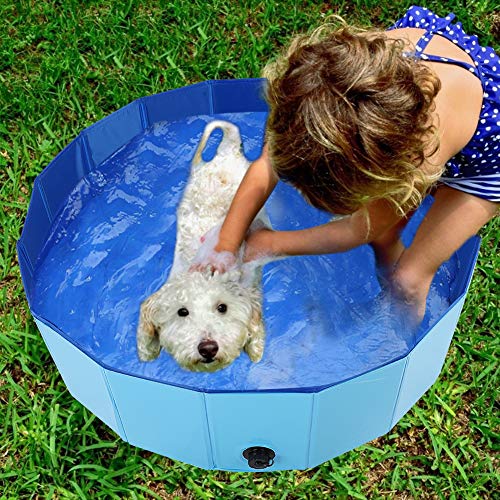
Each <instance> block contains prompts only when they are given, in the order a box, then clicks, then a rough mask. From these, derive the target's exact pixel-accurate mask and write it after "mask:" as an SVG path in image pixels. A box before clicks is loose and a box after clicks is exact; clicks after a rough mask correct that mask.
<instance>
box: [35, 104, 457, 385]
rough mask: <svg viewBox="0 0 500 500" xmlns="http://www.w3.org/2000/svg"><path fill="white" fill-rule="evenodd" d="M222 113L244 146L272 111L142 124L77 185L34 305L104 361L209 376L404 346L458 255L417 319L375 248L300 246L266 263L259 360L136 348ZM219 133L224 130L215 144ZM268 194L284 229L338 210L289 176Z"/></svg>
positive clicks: (340, 366)
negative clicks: (198, 155)
mask: <svg viewBox="0 0 500 500" xmlns="http://www.w3.org/2000/svg"><path fill="white" fill-rule="evenodd" d="M214 118H222V119H228V120H230V121H233V122H235V123H237V124H238V125H239V126H240V128H241V132H242V137H243V143H244V149H245V152H246V154H247V157H248V158H249V159H250V160H254V159H256V158H257V157H258V156H259V154H260V150H261V146H262V137H263V129H264V122H265V119H266V114H265V113H241V114H232V115H228V114H225V115H218V116H216V117H208V116H198V117H190V118H188V119H186V120H184V121H178V122H172V123H161V124H157V125H155V126H154V127H152V128H151V129H149V130H147V131H146V132H144V133H143V134H141V135H139V136H137V137H136V138H134V139H133V140H132V141H131V142H130V143H129V144H127V145H126V146H125V147H123V148H122V149H121V150H120V151H118V152H117V153H115V154H114V155H113V156H112V157H111V158H109V159H108V160H106V161H105V162H103V164H101V165H100V166H99V167H98V168H97V169H96V170H95V171H93V172H92V173H91V174H89V175H88V176H87V177H85V178H84V179H83V180H82V181H81V182H80V183H79V184H78V185H77V186H76V187H75V189H74V191H73V192H72V193H71V195H70V197H69V198H68V200H67V204H66V206H65V208H64V210H63V211H62V212H61V213H60V215H59V217H58V219H57V220H56V222H55V223H54V227H53V230H52V234H51V236H50V238H49V241H48V243H47V245H46V247H45V249H44V254H43V256H42V257H41V259H40V261H39V262H38V267H37V271H36V275H37V279H36V290H35V296H34V299H33V310H34V312H35V313H36V314H37V315H39V316H41V317H45V318H48V319H49V320H50V321H51V323H53V324H55V325H56V326H57V327H58V328H59V329H61V330H62V331H64V332H66V334H67V335H68V336H69V337H70V338H71V339H72V341H73V342H74V343H75V344H77V345H79V346H80V347H81V348H82V349H83V350H85V351H86V352H87V353H88V354H89V355H90V356H92V357H93V358H95V359H98V360H100V362H101V363H102V364H104V365H105V366H109V367H111V368H113V369H115V370H119V371H123V372H126V373H129V374H133V375H138V376H144V377H147V378H150V379H153V380H159V381H164V382H168V383H171V384H175V385H186V386H192V387H196V388H199V389H205V390H220V391H224V390H229V391H230V390H257V389H260V390H263V389H278V390H279V389H299V390H300V389H301V388H307V387H319V386H327V385H332V384H334V383H338V382H340V381H342V380H346V379H349V378H352V377H354V376H356V375H359V374H361V373H364V372H366V371H369V370H371V369H374V368H376V367H378V366H381V365H384V364H386V363H389V362H391V361H393V360H395V359H398V358H400V357H402V356H404V355H405V354H406V353H407V352H408V351H409V350H410V349H411V348H412V347H413V346H414V344H415V339H416V338H417V339H418V338H420V337H421V335H422V334H423V333H424V332H425V330H426V329H427V327H428V326H429V324H430V323H433V322H435V321H436V320H437V319H438V318H439V317H440V316H441V315H442V313H443V311H444V310H445V309H446V308H447V307H448V304H449V297H450V287H451V286H452V284H453V283H452V282H453V277H454V276H455V275H456V271H457V262H456V259H455V257H453V258H452V259H451V260H450V261H449V262H448V263H447V264H446V265H445V266H443V267H442V268H441V269H440V271H439V272H438V274H437V275H436V278H435V280H434V283H433V286H432V289H431V293H430V296H429V300H428V313H427V315H426V318H425V319H424V322H423V325H422V326H421V327H420V329H419V331H418V332H417V331H415V328H413V327H412V325H411V324H409V323H408V320H407V318H408V317H409V315H408V314H407V312H406V311H401V310H400V309H399V308H398V307H397V304H395V302H394V301H393V300H392V298H391V297H390V296H387V295H386V294H384V293H383V292H382V291H381V289H380V286H379V284H378V282H377V280H376V278H375V272H374V260H373V255H372V253H371V250H370V249H369V248H368V247H361V248H358V249H356V250H353V251H351V252H348V253H345V254H339V255H322V256H304V257H293V258H289V259H285V260H280V261H277V262H273V263H271V264H268V265H267V266H266V267H265V268H264V275H263V282H262V284H263V291H264V304H263V309H264V311H263V312H264V321H265V325H266V332H267V340H266V349H265V352H264V357H263V359H262V361H261V362H260V363H256V364H254V363H252V362H251V361H250V360H249V358H248V356H247V355H246V354H245V353H243V354H242V355H241V356H240V357H239V358H238V359H237V360H236V361H235V362H234V363H233V364H232V365H231V366H229V367H228V368H226V369H224V370H221V371H219V372H216V373H192V372H188V371H185V370H183V369H181V368H179V367H178V366H177V364H176V363H175V361H174V360H173V359H172V358H171V357H170V356H169V355H168V354H166V353H162V354H161V355H160V357H159V358H158V359H156V360H155V361H153V362H150V363H142V362H140V361H139V359H138V358H137V354H136V328H137V321H138V312H139V305H140V303H141V302H142V300H144V298H146V297H147V296H149V295H150V294H151V293H153V292H154V291H156V290H157V289H158V288H159V287H160V286H161V285H162V284H163V283H164V281H165V280H166V278H167V276H168V273H169V270H170V266H171V263H172V259H173V250H174V247H175V235H176V217H175V212H176V208H177V205H178V203H179V201H180V199H181V197H182V193H183V189H184V187H185V185H186V182H187V179H188V176H189V167H190V161H191V158H192V156H193V154H194V151H195V149H196V146H197V144H198V141H199V139H200V137H201V134H202V131H203V129H204V127H205V125H206V123H207V121H210V120H212V119H214ZM218 140H220V134H217V132H216V133H214V134H213V137H212V140H211V141H210V144H209V146H208V147H207V151H206V153H205V155H206V156H207V157H210V156H211V155H213V154H214V148H215V146H216V144H217V141H218ZM266 206H267V209H268V213H269V216H270V219H271V222H272V224H273V226H274V227H275V228H276V229H297V228H303V227H309V226H312V225H316V224H322V223H324V222H326V221H328V220H329V219H330V217H329V216H328V215H327V214H325V213H322V212H319V211H317V210H315V209H314V208H312V207H310V206H308V205H307V204H306V203H305V202H304V200H303V199H302V198H301V197H300V196H299V195H298V194H297V193H296V192H295V191H294V190H293V189H292V188H290V187H289V186H287V185H284V184H281V183H279V184H278V186H277V188H276V190H275V192H274V193H273V195H272V196H271V198H270V199H269V201H268V203H267V205H266ZM425 208H426V207H424V209H425ZM421 212H422V211H421ZM421 216H422V215H420V218H421ZM418 217H419V216H418V215H417V219H418ZM416 223H418V220H416V222H414V224H413V225H414V226H415V224H416ZM412 230H413V231H414V230H415V228H414V227H413V229H411V228H410V232H411V231H412ZM410 236H411V235H410Z"/></svg>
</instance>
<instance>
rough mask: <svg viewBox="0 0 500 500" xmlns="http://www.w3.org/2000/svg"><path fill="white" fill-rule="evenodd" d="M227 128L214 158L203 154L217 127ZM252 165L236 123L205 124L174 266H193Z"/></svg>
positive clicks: (179, 223)
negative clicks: (205, 238)
mask: <svg viewBox="0 0 500 500" xmlns="http://www.w3.org/2000/svg"><path fill="white" fill-rule="evenodd" d="M217 128H219V129H221V130H222V131H223V137H222V141H221V143H220V144H219V146H218V148H217V152H216V154H215V156H214V158H213V159H212V160H210V161H204V160H203V158H202V156H201V154H202V152H203V150H204V148H205V146H206V144H207V141H208V139H209V138H210V136H211V134H212V132H213V131H214V130H215V129H217ZM248 166H249V161H248V160H247V159H246V158H245V155H244V153H243V148H242V144H241V137H240V132H239V129H238V127H237V126H236V125H234V124H232V123H230V122H226V121H222V120H215V121H213V122H210V123H209V124H207V126H206V127H205V130H204V132H203V135H202V137H201V140H200V144H199V145H198V148H197V150H196V153H195V155H194V158H193V161H192V164H191V174H190V177H189V181H188V184H187V186H186V188H185V191H184V195H183V198H182V201H181V203H180V205H179V208H178V209H177V241H176V246H175V260H174V266H173V268H175V269H176V270H177V272H178V271H181V270H183V269H184V268H185V267H186V266H189V264H190V262H191V261H192V259H193V258H194V256H195V255H196V252H197V250H198V248H199V246H200V237H201V236H203V235H204V234H205V233H207V232H208V231H209V230H210V229H212V228H213V227H214V226H216V225H217V224H219V223H221V222H222V221H223V220H224V217H225V215H226V214H227V212H228V210H229V207H230V205H231V202H232V200H233V197H234V195H235V193H236V190H237V189H238V186H239V185H240V183H241V180H242V179H243V176H244V175H245V172H246V170H247V168H248Z"/></svg>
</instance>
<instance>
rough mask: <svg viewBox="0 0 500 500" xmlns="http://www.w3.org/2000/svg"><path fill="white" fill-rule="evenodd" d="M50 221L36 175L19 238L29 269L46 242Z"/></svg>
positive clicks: (34, 264)
mask: <svg viewBox="0 0 500 500" xmlns="http://www.w3.org/2000/svg"><path fill="white" fill-rule="evenodd" d="M51 223H52V220H51V218H50V214H49V212H48V209H47V205H46V200H45V197H44V193H43V188H42V186H41V183H40V178H39V177H37V178H36V179H35V183H34V185H33V191H32V193H31V200H30V204H29V208H28V215H27V216H26V221H25V222H24V227H23V232H22V234H21V238H20V240H21V242H22V245H23V247H24V250H25V257H27V260H28V263H29V265H30V267H31V269H34V268H35V266H36V262H37V260H38V258H39V256H40V254H41V252H42V249H43V247H44V245H45V243H46V242H47V237H48V235H49V232H50V229H51Z"/></svg>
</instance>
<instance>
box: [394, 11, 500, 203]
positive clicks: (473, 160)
mask: <svg viewBox="0 0 500 500" xmlns="http://www.w3.org/2000/svg"><path fill="white" fill-rule="evenodd" d="M454 18H455V15H454V14H448V15H447V16H446V17H439V16H437V15H436V14H434V13H433V12H431V11H430V10H429V9H426V8H425V7H418V6H412V7H410V8H409V9H408V11H407V12H406V14H405V15H404V16H403V17H402V18H401V19H399V20H398V21H397V22H396V23H395V24H394V25H393V26H391V27H390V28H389V29H395V28H423V29H425V30H426V33H425V34H424V35H423V36H422V38H421V39H420V40H419V41H418V43H417V44H416V47H415V49H416V51H415V54H414V56H416V57H418V58H420V59H424V60H429V61H436V62H440V63H448V64H455V65H458V66H461V67H463V68H465V69H467V70H469V71H471V72H472V73H473V74H475V75H476V76H477V77H478V78H479V79H480V80H481V83H482V86H483V103H482V107H481V113H480V115H479V121H478V126H477V128H476V131H475V132H474V135H473V137H472V139H471V140H470V141H469V143H468V144H467V145H466V146H465V147H464V148H463V149H462V150H461V151H460V152H459V153H458V154H456V155H455V156H453V157H452V158H450V159H449V160H448V162H447V163H446V170H445V173H444V175H443V176H442V177H441V181H442V182H443V183H444V184H447V185H449V186H450V187H453V188H455V189H459V190H461V191H464V192H466V193H470V194H473V195H475V196H479V197H480V198H484V199H487V200H490V201H495V202H500V58H499V57H498V55H497V54H496V53H495V51H494V50H493V49H492V48H491V47H482V46H481V45H479V42H478V38H477V36H475V35H467V34H466V33H465V32H464V31H463V29H462V24H461V23H460V22H457V23H456V24H452V23H451V21H453V19H454ZM434 34H438V35H440V36H443V37H445V38H447V39H448V40H451V41H452V42H453V43H454V44H456V45H457V46H458V47H460V48H461V49H462V50H464V51H465V52H466V53H467V54H469V56H470V57H471V59H472V60H473V62H474V66H472V65H471V64H468V63H465V62H463V61H456V60H454V59H449V58H445V57H440V56H436V55H431V54H426V53H424V50H425V48H426V46H427V44H428V43H429V41H430V39H431V38H432V36H433V35H434Z"/></svg>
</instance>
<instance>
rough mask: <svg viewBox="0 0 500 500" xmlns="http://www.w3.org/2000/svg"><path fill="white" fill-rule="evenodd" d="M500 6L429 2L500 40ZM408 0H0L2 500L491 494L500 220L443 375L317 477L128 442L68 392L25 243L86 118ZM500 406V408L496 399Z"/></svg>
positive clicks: (367, 20) (255, 63) (243, 66)
mask: <svg viewBox="0 0 500 500" xmlns="http://www.w3.org/2000/svg"><path fill="white" fill-rule="evenodd" d="M495 3H496V2H495V0H481V1H477V2H476V1H465V2H462V1H458V0H455V1H448V2H437V1H432V2H426V3H425V5H426V6H428V7H429V8H431V9H432V10H434V11H435V12H436V13H438V14H440V15H445V14H446V13H448V11H453V12H455V13H456V14H457V17H458V18H459V19H460V20H461V21H462V22H463V24H464V28H465V29H466V31H469V32H470V33H475V34H477V35H478V36H479V37H480V41H481V42H482V43H483V44H489V45H492V46H493V47H495V48H496V49H497V50H498V48H499V43H500V42H499V38H498V37H499V33H500V19H499V14H498V11H497V13H495V12H494V5H495ZM409 5H410V2H403V1H398V0H394V1H391V2H389V1H378V2H376V1H374V0H371V1H354V2H331V3H321V2H318V3H316V2H312V1H302V2H292V1H286V2H271V1H269V2H267V1H266V2H264V1H257V0H247V1H243V2H230V1H229V0H225V1H222V0H213V1H212V2H205V1H201V0H191V1H187V0H186V1H179V0H177V1H172V2H158V1H153V0H143V1H141V2H139V1H134V0H130V1H128V2H121V1H114V2H113V1H111V0H106V1H80V2H77V1H64V0H60V1H55V0H54V1H48V0H47V1H38V2H35V1H30V2H28V1H17V2H9V1H7V0H0V16H1V19H2V21H1V23H0V193H1V196H0V200H1V205H2V207H1V208H2V210H1V211H0V217H1V220H0V224H1V230H0V245H1V247H0V307H1V308H2V317H1V319H0V322H1V333H0V371H1V378H0V405H1V411H0V432H1V440H0V498H2V499H19V498H54V499H66V498H163V499H167V498H168V499H174V498H179V499H190V498H192V499H198V498H199V499H219V498H221V499H225V498H256V499H258V498H272V499H275V498H276V499H281V498H283V499H285V498H287V499H316V498H333V497H335V498H387V497H390V498H399V499H406V498H456V499H462V498H467V499H469V498H471V499H472V498H493V497H494V496H495V493H494V492H495V490H497V491H498V489H499V481H498V475H499V471H498V456H497V452H498V432H499V420H498V405H497V403H496V397H497V396H496V395H497V390H498V343H499V341H498V335H497V334H498V330H499V325H500V320H499V307H498V306H499V304H498V299H497V293H498V280H499V277H500V273H499V268H500V258H499V256H498V254H499V252H498V246H499V245H498V243H499V230H500V227H499V222H498V220H496V221H492V222H490V223H489V224H488V225H487V226H485V227H484V228H483V229H482V230H481V236H482V237H483V244H482V249H481V254H480V258H479V262H478V265H477V268H476V271H475V274H474V279H473V281H472V285H471V289H470V292H469V295H468V298H467V301H466V305H465V308H464V311H463V313H462V316H461V318H460V322H459V325H458V328H457V331H456V334H455V337H454V340H453V342H452V346H451V348H450V351H449V353H448V356H447V358H446V362H445V366H444V369H443V372H442V374H441V377H440V379H439V380H438V382H436V383H435V384H434V386H433V387H432V388H431V389H430V390H429V391H428V392H427V394H426V395H425V396H424V397H423V398H422V399H421V400H420V401H419V403H418V404H417V405H416V406H415V407H414V408H413V409H412V410H411V411H410V412H409V413H408V414H407V415H406V416H405V417H404V418H403V419H402V420H401V421H400V423H399V424H398V425H397V426H396V427H395V428H394V429H393V430H392V431H391V433H390V434H389V435H386V436H383V437H382V438H379V439H377V440H375V441H372V442H371V443H368V444H366V445H365V446H361V447H359V448H357V449H355V450H353V451H351V452H349V453H346V454H344V455H342V456H341V457H338V458H335V459H333V460H331V461H329V462H326V463H325V464H323V465H321V466H319V467H316V468H313V469H309V470H307V471H289V472H275V473H255V474H249V473H225V472H207V471H204V470H201V469H198V468H196V467H192V466H189V465H186V464H183V463H181V462H175V461H172V460H170V459H167V458H164V457H161V456H159V455H155V454H153V453H150V452H146V451H143V450H140V449H138V448H134V447H132V446H130V445H128V444H127V443H124V442H122V441H121V440H120V439H119V438H118V437H117V436H116V435H115V434H114V433H113V432H112V431H111V430H110V429H109V428H107V427H106V426H105V425H104V424H102V423H101V422H100V421H99V420H97V419H96V418H95V417H94V416H93V415H92V414H91V413H90V412H88V411H87V410H86V409H85V408H83V407H82V406H81V405H80V404H79V403H78V402H77V401H75V400H74V399H73V398H72V397H71V396H70V395H69V393H68V391H67V390H66V388H65V385H64V383H63V382H62V380H61V377H60V375H59V374H58V372H57V371H56V369H55V366H54V364H53V363H52V361H51V358H50V356H49V354H48V351H47V349H46V347H45V345H44V343H43V341H42V339H41V337H40V335H39V334H38V332H37V330H36V327H35V325H34V323H33V320H32V319H31V317H30V314H29V310H28V307H27V304H26V301H25V298H24V293H23V290H22V284H21V280H20V274H19V266H18V263H17V258H16V254H15V241H16V239H17V238H18V237H19V235H20V232H21V229H22V224H23V221H24V218H25V215H26V210H27V206H28V202H29V197H30V193H31V189H32V185H33V180H34V178H35V176H36V175H37V174H39V173H40V172H41V170H42V169H43V168H44V167H45V166H46V165H47V164H48V163H49V162H50V160H51V159H52V158H53V157H54V156H55V155H56V154H57V153H58V152H59V151H60V150H61V149H62V148H63V147H64V146H65V145H66V144H67V143H68V142H69V141H71V140H72V139H73V138H74V137H75V136H76V135H77V134H78V133H79V132H80V131H81V130H82V129H83V128H85V127H87V126H88V125H90V124H92V123H94V122H95V121H96V120H98V119H100V118H102V117H104V116H106V115H108V114H109V113H111V112H113V111H115V110H117V109H118V108H120V107H122V106H124V105H125V104H127V103H129V102H130V101H132V100H134V99H136V98H138V97H141V96H144V95H148V94H152V93H156V92H161V91H164V90H168V89H171V88H175V87H180V86H184V85H187V84H189V83H194V82H197V81H201V80H206V79H215V78H244V77H258V76H260V69H261V68H262V66H263V65H264V63H265V62H267V61H268V60H269V59H270V58H272V57H273V56H274V55H275V53H276V50H277V49H278V48H279V47H281V46H282V45H283V44H285V43H286V42H287V40H288V39H289V38H290V36H291V35H292V34H294V33H297V32H300V31H305V30H307V29H309V28H310V27H313V26H315V25H317V24H319V23H320V22H321V20H322V19H323V18H324V16H325V15H327V14H329V13H332V12H335V13H338V14H341V15H343V16H344V17H345V18H346V19H347V20H349V21H351V22H354V23H361V24H364V25H366V26H368V25H376V26H379V27H381V28H383V27H386V26H388V25H390V24H391V23H392V22H393V21H394V20H396V19H397V18H398V17H399V16H400V15H402V13H403V12H404V11H405V9H406V8H407V7H408V6H409ZM495 405H497V406H495Z"/></svg>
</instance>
